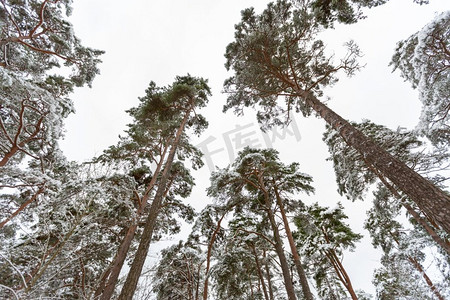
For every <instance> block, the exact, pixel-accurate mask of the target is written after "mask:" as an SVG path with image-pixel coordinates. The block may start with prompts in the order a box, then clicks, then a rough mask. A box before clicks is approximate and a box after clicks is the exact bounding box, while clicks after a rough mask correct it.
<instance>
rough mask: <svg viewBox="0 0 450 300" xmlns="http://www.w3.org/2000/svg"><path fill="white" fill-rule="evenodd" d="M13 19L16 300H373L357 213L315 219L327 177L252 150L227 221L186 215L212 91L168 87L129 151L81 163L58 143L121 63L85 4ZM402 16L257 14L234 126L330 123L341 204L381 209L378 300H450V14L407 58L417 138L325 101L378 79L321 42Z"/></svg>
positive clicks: (232, 187)
mask: <svg viewBox="0 0 450 300" xmlns="http://www.w3.org/2000/svg"><path fill="white" fill-rule="evenodd" d="M0 2H1V3H0V78H1V81H0V142H1V144H0V190H1V194H0V239H1V240H2V243H1V244H0V298H2V299H111V298H114V299H115V298H117V299H132V298H133V297H134V299H149V298H151V297H155V298H156V299H188V300H194V299H204V300H206V299H264V300H273V299H289V300H294V299H307V300H312V299H373V298H372V296H371V295H369V294H367V293H365V292H364V291H362V290H358V287H354V286H353V285H352V280H351V278H350V276H349V274H348V273H347V271H346V269H345V262H344V261H343V259H342V258H343V254H344V252H345V251H349V250H350V251H351V250H353V249H354V248H355V245H356V243H357V242H358V241H359V240H360V239H361V238H362V236H361V235H360V234H358V233H355V232H354V231H353V230H352V228H350V226H349V225H348V224H347V223H346V221H345V220H346V219H347V216H346V214H345V210H344V208H343V206H342V205H341V204H338V205H337V206H335V207H327V206H326V205H324V204H322V203H313V204H307V203H305V202H303V201H302V200H301V196H302V195H303V194H311V193H314V186H313V179H312V177H311V176H310V175H308V174H305V173H303V172H302V171H301V168H300V166H299V164H298V163H291V164H285V163H283V162H282V161H281V160H280V158H279V154H278V152H277V151H276V150H274V149H253V148H245V149H244V150H243V151H241V152H240V153H239V154H238V155H237V158H236V159H235V161H234V162H233V163H232V164H230V165H229V166H228V167H226V168H223V169H217V170H216V171H215V172H213V173H212V174H211V178H210V187H209V188H208V190H207V195H208V196H209V197H210V199H211V200H212V204H209V205H207V206H206V207H205V208H204V209H203V210H202V211H201V212H196V211H195V210H194V209H193V208H192V207H191V206H189V205H187V204H186V203H185V201H184V200H183V199H185V198H187V197H188V196H189V195H190V193H191V191H192V187H193V185H194V178H193V177H192V175H191V171H190V170H191V169H197V168H200V167H201V166H202V165H203V162H202V158H201V156H202V154H201V152H200V151H199V150H198V149H196V148H195V147H194V146H193V145H192V144H191V142H190V137H192V136H193V135H199V134H201V133H202V131H203V130H204V129H205V128H206V127H207V126H208V122H207V120H206V119H205V118H204V117H203V116H202V115H201V114H200V113H199V110H200V109H201V108H202V107H205V106H206V105H207V103H208V99H209V97H210V96H211V91H210V88H209V86H208V81H207V80H206V79H203V78H201V77H195V76H191V75H189V74H188V75H186V76H178V77H176V78H175V80H174V82H173V83H172V84H171V85H168V86H165V87H158V86H157V85H156V84H155V83H154V82H150V84H149V86H148V87H147V89H146V90H145V95H144V96H143V97H141V98H139V105H138V106H137V107H134V108H131V109H129V110H128V111H127V112H128V114H129V115H130V116H131V118H132V122H131V123H130V124H129V125H128V127H127V130H126V131H125V133H124V134H123V135H122V136H120V138H119V141H118V142H117V144H116V145H112V146H110V147H109V148H108V149H106V150H105V151H104V152H103V153H102V154H101V155H100V156H98V157H94V158H92V159H91V160H90V161H88V162H84V163H78V162H72V161H68V160H67V159H66V158H65V156H64V153H62V151H61V150H60V149H59V146H58V140H59V139H60V138H61V136H62V134H63V123H64V119H65V118H66V117H67V116H68V115H69V114H70V113H73V111H74V109H73V103H72V101H71V100H70V94H71V92H72V91H73V89H74V88H75V87H81V86H85V85H87V86H90V85H91V83H92V81H93V79H94V78H95V76H96V75H97V74H98V73H99V69H98V64H99V63H100V62H101V60H100V56H101V55H102V53H103V51H100V50H96V49H92V48H89V47H85V46H83V45H81V43H80V40H79V39H78V38H77V37H76V36H75V35H74V30H73V28H72V25H71V24H70V23H69V22H68V21H67V17H68V16H69V15H70V13H71V0H54V1H52V0H0ZM385 2H386V0H377V1H360V0H351V1H324V0H312V1H304V0H277V1H276V2H273V3H269V4H268V6H267V8H266V9H265V10H264V11H263V12H261V13H260V14H257V13H256V12H255V11H254V10H253V9H252V8H249V9H244V10H243V11H242V19H241V22H240V23H239V24H237V25H235V40H234V41H233V42H231V43H230V44H229V45H228V46H227V48H226V52H225V57H226V68H227V69H228V70H229V71H232V73H233V75H232V77H230V78H229V79H227V80H226V81H225V83H224V90H225V92H226V93H227V95H228V98H227V102H226V103H225V105H224V111H226V110H229V109H232V110H234V111H235V112H236V113H237V114H241V113H242V112H243V110H244V108H245V107H252V108H255V109H256V110H257V117H258V121H259V122H260V123H261V125H262V127H263V128H270V127H271V126H274V125H280V124H282V125H287V124H288V123H289V115H290V113H292V112H301V113H302V114H303V115H304V116H305V117H308V116H310V115H312V114H314V115H315V116H317V117H320V118H322V119H323V120H324V121H325V123H326V131H325V133H324V135H323V140H324V142H325V143H326V145H327V146H328V148H329V152H330V158H329V159H330V160H331V161H332V162H333V165H334V169H335V173H336V180H337V186H338V190H339V192H340V193H341V194H342V195H345V196H346V197H347V198H348V199H349V200H352V201H354V200H356V199H364V198H368V196H367V194H368V193H372V194H373V197H372V198H373V206H372V208H371V209H370V210H369V211H368V213H367V215H368V216H367V220H366V223H365V227H366V229H367V231H368V232H369V234H370V236H371V238H372V243H373V245H374V246H375V247H377V248H379V249H380V250H381V251H382V258H381V267H380V268H378V269H376V270H375V273H374V280H373V283H374V285H375V287H376V295H375V297H376V299H446V298H447V299H450V284H449V282H450V243H449V240H448V237H449V234H450V196H449V193H448V191H446V190H445V189H446V188H447V186H446V183H447V179H448V178H447V177H446V175H448V167H449V162H450V157H449V156H450V152H449V151H448V147H449V144H450V128H449V126H450V122H449V121H450V115H449V111H450V12H444V13H442V14H440V15H438V16H437V17H436V18H435V20H433V21H432V22H431V23H430V24H428V25H427V26H426V27H424V28H423V29H422V30H421V31H419V32H417V33H416V34H414V35H412V36H411V37H409V38H407V39H406V40H404V41H401V42H399V43H398V47H397V49H396V51H395V53H394V56H393V58H392V63H391V64H392V65H393V67H394V69H398V70H399V71H400V72H401V74H402V76H403V77H404V78H405V79H406V80H408V81H410V82H411V84H412V86H413V87H414V88H418V90H419V93H420V94H419V95H420V101H422V103H423V107H422V116H421V119H420V121H419V122H418V123H419V125H418V127H417V128H416V129H415V130H412V131H407V130H402V129H398V130H391V129H389V128H386V127H384V126H381V125H378V124H374V123H372V122H370V121H368V120H366V121H363V122H361V123H351V122H348V121H346V120H345V119H344V118H342V117H341V116H340V115H338V114H337V113H336V112H334V111H332V110H331V109H330V108H329V107H328V106H327V105H325V104H324V103H323V102H322V101H321V100H320V97H322V96H323V92H322V90H323V88H324V87H326V86H329V85H332V84H335V83H336V82H337V72H338V71H344V72H345V73H346V74H347V75H353V74H354V73H355V72H357V71H358V70H359V69H360V68H361V66H360V65H359V64H358V57H359V56H360V52H359V49H358V47H357V45H356V44H354V43H352V42H350V43H348V44H347V47H348V53H347V55H346V56H345V57H343V58H342V59H341V60H340V63H339V64H337V65H336V64H334V63H333V61H332V59H331V58H330V57H327V56H326V55H325V51H324V50H325V46H324V43H323V42H322V41H321V40H319V39H318V38H317V35H318V33H320V32H321V31H322V30H324V29H326V28H329V29H328V30H332V29H330V28H332V27H333V24H334V23H335V22H343V23H355V22H357V21H358V20H359V19H360V18H362V17H363V15H362V13H361V9H362V8H364V7H369V8H370V7H372V6H377V5H382V4H383V3H385ZM416 2H419V3H422V2H423V1H416ZM182 220H184V221H185V222H188V223H191V224H193V226H192V231H191V233H190V234H189V236H188V237H187V239H186V240H183V241H180V242H179V243H177V244H175V245H173V246H171V247H169V248H167V249H164V250H163V251H162V252H161V255H160V256H161V257H160V259H159V261H158V262H157V263H156V265H155V266H154V267H153V268H152V269H151V270H150V271H148V272H143V270H144V264H145V260H146V257H147V254H148V251H149V248H150V245H151V243H152V242H155V241H158V240H159V239H161V238H162V237H164V236H167V235H172V234H175V233H178V232H180V229H181V221H182ZM430 260H431V263H430ZM125 262H127V263H128V264H129V268H127V271H126V272H123V269H124V264H125ZM424 264H427V265H424ZM429 264H432V265H433V269H432V273H433V274H428V273H427V269H429V268H428V265H429ZM128 269H129V270H128ZM121 271H122V273H121ZM124 273H125V274H124ZM121 275H122V277H121ZM139 280H141V284H143V285H144V287H143V288H141V289H137V287H138V284H139Z"/></svg>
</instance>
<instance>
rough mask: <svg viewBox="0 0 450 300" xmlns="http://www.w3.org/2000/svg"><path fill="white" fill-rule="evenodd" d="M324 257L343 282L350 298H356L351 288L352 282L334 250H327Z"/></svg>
mask: <svg viewBox="0 0 450 300" xmlns="http://www.w3.org/2000/svg"><path fill="white" fill-rule="evenodd" d="M326 257H327V258H328V259H329V261H330V262H331V265H332V266H333V268H334V270H335V271H336V274H337V275H338V277H339V279H340V280H341V282H342V283H343V284H344V286H345V288H346V289H347V291H348V292H349V294H350V296H351V297H352V299H353V300H358V297H357V296H356V293H355V290H354V289H353V285H352V282H351V281H350V276H348V274H347V271H345V268H344V266H343V265H342V263H341V261H340V260H339V258H338V257H337V255H336V252H335V251H334V250H327V251H326Z"/></svg>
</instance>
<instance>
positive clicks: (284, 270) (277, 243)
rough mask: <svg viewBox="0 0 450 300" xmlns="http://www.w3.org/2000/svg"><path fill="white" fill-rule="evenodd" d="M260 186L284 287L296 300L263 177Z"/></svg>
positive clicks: (289, 297) (291, 299) (289, 295)
mask: <svg viewBox="0 0 450 300" xmlns="http://www.w3.org/2000/svg"><path fill="white" fill-rule="evenodd" d="M259 184H260V186H261V188H262V190H263V193H264V202H265V203H264V204H265V205H266V209H265V210H266V212H267V216H268V217H269V222H270V226H271V227H272V231H273V236H274V239H275V251H276V252H277V255H278V258H279V260H280V265H281V271H282V273H283V279H284V285H285V288H286V292H287V295H288V299H289V300H296V299H297V297H296V296H295V290H294V285H293V284H292V280H291V273H290V272H289V265H288V263H287V260H286V256H285V255H284V249H283V241H282V240H281V237H280V232H279V230H278V226H277V223H276V221H275V215H274V213H273V211H272V209H271V205H270V200H269V193H268V191H267V189H266V188H265V187H264V182H263V181H262V178H261V177H260V178H259Z"/></svg>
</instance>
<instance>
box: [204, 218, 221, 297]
mask: <svg viewBox="0 0 450 300" xmlns="http://www.w3.org/2000/svg"><path fill="white" fill-rule="evenodd" d="M226 215H227V212H225V213H224V214H223V215H222V217H221V218H220V219H219V221H218V222H217V226H216V229H215V230H214V232H213V234H212V236H211V240H210V241H209V244H208V252H207V254H206V270H205V284H204V286H203V300H207V299H208V281H209V280H208V278H209V274H208V273H209V268H210V266H211V252H212V246H213V244H214V241H215V240H216V236H217V233H218V232H219V230H220V224H221V223H222V220H223V218H225V216H226Z"/></svg>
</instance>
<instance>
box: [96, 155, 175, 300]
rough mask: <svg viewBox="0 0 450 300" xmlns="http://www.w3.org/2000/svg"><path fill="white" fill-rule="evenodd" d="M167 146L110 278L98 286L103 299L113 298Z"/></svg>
mask: <svg viewBox="0 0 450 300" xmlns="http://www.w3.org/2000/svg"><path fill="white" fill-rule="evenodd" d="M167 148H168V147H165V148H164V151H163V153H162V154H161V158H160V161H159V162H158V165H157V166H156V169H155V172H154V174H153V176H152V179H151V180H150V183H149V184H148V186H147V188H146V191H145V194H144V196H143V197H142V200H140V201H139V202H140V203H139V208H138V211H137V212H136V219H135V222H134V224H132V225H130V226H129V227H128V229H127V232H126V234H125V237H124V238H123V240H122V242H121V243H120V246H119V249H117V253H116V256H115V257H114V263H113V265H112V267H111V271H110V273H109V274H108V277H107V279H108V280H107V281H106V280H102V281H101V285H100V286H99V287H98V288H97V291H96V293H95V295H97V296H99V295H101V297H100V299H101V300H108V299H111V297H112V295H113V293H114V288H115V286H116V284H117V280H118V278H119V275H120V271H121V270H122V267H123V264H124V262H125V259H126V257H127V254H128V250H129V249H130V246H131V242H132V241H133V238H134V235H135V234H136V229H137V227H138V226H137V224H138V222H139V218H140V216H141V215H142V213H143V212H144V209H145V208H146V206H147V202H148V198H149V196H150V192H151V190H152V189H153V186H154V185H155V183H156V179H157V177H158V175H159V173H160V171H161V167H162V165H163V163H164V158H165V155H166V152H167ZM138 200H139V199H138Z"/></svg>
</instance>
